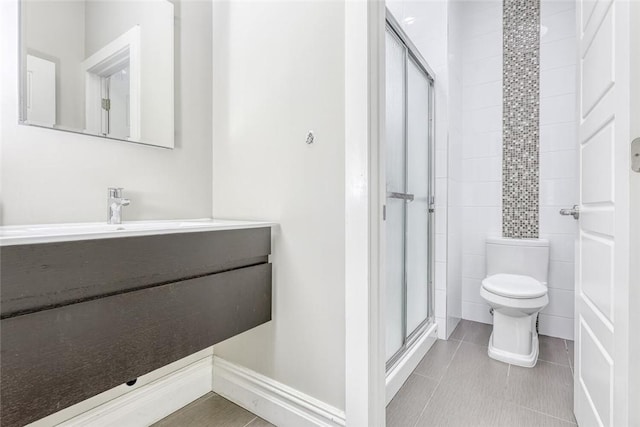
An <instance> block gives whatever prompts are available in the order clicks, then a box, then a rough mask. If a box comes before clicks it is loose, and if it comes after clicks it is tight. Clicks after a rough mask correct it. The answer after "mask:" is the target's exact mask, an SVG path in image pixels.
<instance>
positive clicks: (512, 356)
mask: <svg viewBox="0 0 640 427" xmlns="http://www.w3.org/2000/svg"><path fill="white" fill-rule="evenodd" d="M538 352H539V344H538V334H536V333H533V334H531V353H530V354H526V355H525V354H517V353H512V352H510V351H505V350H501V349H499V348H495V347H494V345H493V332H492V333H491V337H490V338H489V351H488V353H489V357H490V358H492V359H495V360H499V361H500V362H504V363H509V364H511V365H516V366H522V367H523V368H533V367H534V366H536V363H537V362H538Z"/></svg>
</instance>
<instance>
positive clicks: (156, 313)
mask: <svg viewBox="0 0 640 427" xmlns="http://www.w3.org/2000/svg"><path fill="white" fill-rule="evenodd" d="M270 252H271V233H270V229H269V228H253V229H238V230H216V231H206V232H192V233H179V234H163V235H154V236H139V237H123V238H115V239H98V240H84V241H76V242H60V243H43V244H32V245H17V246H5V247H2V248H0V262H1V264H0V268H1V270H0V278H1V280H2V282H1V283H0V286H1V288H0V292H1V293H0V295H1V306H0V308H1V312H2V320H1V321H0V351H1V355H0V357H1V359H0V369H1V371H0V377H1V381H2V384H1V386H0V387H1V391H0V405H1V410H2V412H1V413H0V417H1V418H0V420H1V425H2V426H3V427H5V426H21V425H24V424H27V423H29V422H32V421H35V420H37V419H40V418H42V417H44V416H47V415H49V414H52V413H54V412H56V411H59V410H61V409H63V408H66V407H68V406H71V405H73V404H75V403H78V402H80V401H82V400H85V399H87V398H89V397H91V396H94V395H96V394H98V393H101V392H103V391H105V390H108V389H110V388H113V387H115V386H118V385H120V384H123V383H125V382H127V381H129V380H131V379H134V378H137V377H139V376H141V375H144V374H146V373H149V372H151V371H153V370H155V369H158V368H160V367H162V366H165V365H167V364H169V363H171V362H174V361H176V360H179V359H181V358H183V357H186V356H188V355H190V354H193V353H195V352H197V351H199V350H202V349H204V348H206V347H209V346H211V345H213V344H216V343H218V342H220V341H223V340H225V339H227V338H230V337H232V336H234V335H237V334H239V333H241V332H244V331H247V330H249V329H251V328H253V327H255V326H258V325H260V324H262V323H265V322H267V321H269V320H271V264H270V263H269V262H268V256H269V254H270Z"/></svg>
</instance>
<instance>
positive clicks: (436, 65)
mask: <svg viewBox="0 0 640 427" xmlns="http://www.w3.org/2000/svg"><path fill="white" fill-rule="evenodd" d="M387 7H388V9H389V10H390V11H391V13H392V14H393V16H394V17H395V18H396V20H397V21H398V22H399V23H400V25H401V26H402V29H403V30H404V31H405V33H406V34H407V35H408V36H409V38H410V39H411V41H412V42H413V43H414V44H415V46H416V48H417V49H418V51H419V52H420V54H421V55H422V57H423V58H424V59H425V60H426V61H427V63H428V64H429V66H430V67H431V69H432V70H433V72H434V74H435V85H434V88H435V151H436V153H435V167H436V170H435V176H436V183H435V187H436V189H435V197H436V213H435V215H436V227H435V316H436V322H437V323H438V336H439V337H440V338H446V337H447V336H448V333H451V331H452V330H453V329H450V330H449V331H447V298H448V295H447V286H448V283H447V215H448V209H447V204H448V194H447V192H448V190H447V188H448V175H447V169H448V164H447V163H448V160H447V145H448V136H449V134H448V132H449V130H448V129H449V121H448V114H449V112H448V92H449V71H448V41H447V40H448V26H447V20H448V17H447V13H448V2H446V1H441V0H433V1H425V2H417V1H408V0H389V1H387ZM454 294H455V292H454ZM452 309H454V310H455V305H454V306H453V307H452ZM449 324H450V325H449V326H453V327H455V324H456V321H455V318H452V319H450V321H449ZM447 332H448V333H447Z"/></svg>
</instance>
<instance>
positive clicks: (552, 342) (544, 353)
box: [538, 335, 569, 366]
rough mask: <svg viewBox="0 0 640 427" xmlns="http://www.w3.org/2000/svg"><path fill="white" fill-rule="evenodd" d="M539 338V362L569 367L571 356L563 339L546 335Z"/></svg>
mask: <svg viewBox="0 0 640 427" xmlns="http://www.w3.org/2000/svg"><path fill="white" fill-rule="evenodd" d="M538 338H539V341H540V355H539V356H538V360H544V361H545V362H551V363H557V364H559V365H564V366H569V354H568V353H567V348H566V345H565V342H564V340H563V339H561V338H553V337H547V336H545V335H538Z"/></svg>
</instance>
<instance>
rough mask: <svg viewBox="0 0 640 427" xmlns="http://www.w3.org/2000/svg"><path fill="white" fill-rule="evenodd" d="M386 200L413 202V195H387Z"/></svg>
mask: <svg viewBox="0 0 640 427" xmlns="http://www.w3.org/2000/svg"><path fill="white" fill-rule="evenodd" d="M387 198H388V199H401V200H407V201H409V202H413V199H414V195H413V194H409V193H387Z"/></svg>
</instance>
